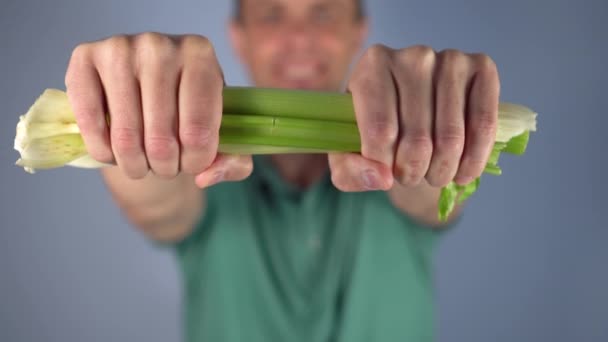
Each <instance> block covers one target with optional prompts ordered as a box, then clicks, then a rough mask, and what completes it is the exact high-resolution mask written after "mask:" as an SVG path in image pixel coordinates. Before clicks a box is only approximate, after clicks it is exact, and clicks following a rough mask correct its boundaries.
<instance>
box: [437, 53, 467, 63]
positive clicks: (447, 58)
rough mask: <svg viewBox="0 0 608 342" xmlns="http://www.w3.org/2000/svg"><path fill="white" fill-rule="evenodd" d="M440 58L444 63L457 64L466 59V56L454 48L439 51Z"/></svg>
mask: <svg viewBox="0 0 608 342" xmlns="http://www.w3.org/2000/svg"><path fill="white" fill-rule="evenodd" d="M439 54H440V56H441V59H442V61H443V62H444V63H448V64H458V63H462V62H463V61H466V56H465V54H464V52H462V51H460V50H456V49H445V50H442V51H441V52H440V53H439Z"/></svg>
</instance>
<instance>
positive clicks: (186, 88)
mask: <svg viewBox="0 0 608 342" xmlns="http://www.w3.org/2000/svg"><path fill="white" fill-rule="evenodd" d="M223 86H224V81H223V77H222V74H221V69H220V67H219V65H218V63H217V59H216V58H215V54H214V53H213V50H212V48H211V47H208V48H205V47H202V45H200V44H199V46H198V47H197V48H194V49H193V51H189V52H188V53H187V54H186V56H185V62H184V67H183V70H182V76H181V82H180V86H179V111H180V113H179V139H180V144H181V147H182V153H181V168H182V170H183V171H184V172H186V173H189V174H194V175H196V174H199V173H200V172H202V171H203V170H205V169H206V168H207V167H209V165H211V163H212V162H213V160H214V159H215V157H216V154H217V148H218V144H219V129H220V122H221V118H222V90H223Z"/></svg>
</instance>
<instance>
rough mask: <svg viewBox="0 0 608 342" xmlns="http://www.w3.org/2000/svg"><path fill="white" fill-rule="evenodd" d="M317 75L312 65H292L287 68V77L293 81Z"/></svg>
mask: <svg viewBox="0 0 608 342" xmlns="http://www.w3.org/2000/svg"><path fill="white" fill-rule="evenodd" d="M314 75H315V68H314V67H313V66H312V65H290V66H288V67H286V68H285V76H287V77H288V78H292V79H303V78H311V77H313V76H314Z"/></svg>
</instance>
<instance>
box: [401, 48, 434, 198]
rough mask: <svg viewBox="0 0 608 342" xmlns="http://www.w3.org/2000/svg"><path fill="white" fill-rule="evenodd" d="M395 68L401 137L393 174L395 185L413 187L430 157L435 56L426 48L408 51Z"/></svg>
mask: <svg viewBox="0 0 608 342" xmlns="http://www.w3.org/2000/svg"><path fill="white" fill-rule="evenodd" d="M406 57H407V58H406ZM395 68H396V71H395V74H396V75H399V76H398V77H396V79H397V83H398V89H399V97H400V99H399V104H400V105H399V112H400V130H401V136H400V137H399V144H398V146H397V152H396V157H395V158H396V159H395V165H394V168H393V171H394V175H395V178H396V179H397V180H398V181H399V183H401V184H402V185H406V186H415V185H417V184H418V183H419V182H420V181H421V180H422V179H423V178H424V176H425V174H426V173H427V170H428V167H429V163H430V160H431V154H432V153H433V142H432V126H433V114H434V107H435V106H434V98H433V93H434V90H433V70H434V68H435V52H434V51H433V50H432V49H430V48H427V47H419V48H416V49H414V50H410V52H409V53H408V55H407V56H404V57H403V60H401V61H397V63H396V67H395Z"/></svg>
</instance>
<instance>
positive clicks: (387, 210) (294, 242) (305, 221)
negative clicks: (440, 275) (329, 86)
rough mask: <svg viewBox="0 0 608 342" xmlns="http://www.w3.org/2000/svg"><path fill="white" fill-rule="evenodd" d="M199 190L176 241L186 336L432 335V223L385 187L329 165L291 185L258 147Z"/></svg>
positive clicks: (323, 341)
mask: <svg viewBox="0 0 608 342" xmlns="http://www.w3.org/2000/svg"><path fill="white" fill-rule="evenodd" d="M206 198H207V208H206V212H205V216H204V218H203V219H201V221H200V222H199V223H198V224H197V226H196V227H195V230H194V231H193V233H192V234H191V235H190V236H189V237H188V238H186V239H185V240H184V241H182V242H180V243H179V244H178V245H176V246H175V249H176V255H177V261H178V265H179V267H180V269H181V272H182V276H183V285H184V298H183V306H184V317H183V318H184V320H183V321H184V324H185V327H184V328H185V330H184V333H185V336H184V337H185V339H186V340H187V341H189V342H207V341H212V342H224V341H227V342H233V341H248V342H258V341H260V342H261V341H264V342H268V341H302V342H329V341H332V342H333V341H335V342H358V341H361V342H363V341H366V342H367V341H375V342H384V341H387V342H388V341H431V340H432V338H433V301H432V299H433V298H432V297H433V296H432V292H433V291H432V290H433V286H432V272H431V266H432V265H431V264H432V260H431V259H432V250H433V245H434V244H435V241H436V238H437V236H438V232H437V231H436V230H433V229H432V228H430V227H425V226H422V225H419V224H417V223H416V222H414V221H413V220H411V219H410V218H408V217H407V216H406V215H403V214H402V213H401V212H400V211H399V210H397V209H396V208H395V207H394V206H393V205H392V204H391V202H390V200H389V198H388V195H387V194H386V193H385V192H382V191H376V192H361V193H345V192H341V191H339V190H337V189H336V188H335V187H334V186H333V185H332V183H331V178H330V175H329V172H327V174H326V175H325V177H324V178H323V179H322V180H321V181H319V182H317V183H316V184H314V185H313V186H311V187H309V188H307V189H306V190H300V189H297V188H296V187H294V186H292V185H291V184H289V183H286V182H285V181H283V180H282V179H281V177H280V176H279V175H278V173H277V171H276V170H275V169H274V168H273V166H272V165H271V163H270V161H269V160H268V158H267V157H262V156H256V157H254V171H253V173H252V175H251V176H250V177H249V178H247V179H246V180H244V181H241V182H231V183H221V184H218V185H216V186H213V187H211V188H209V189H207V191H206Z"/></svg>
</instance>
